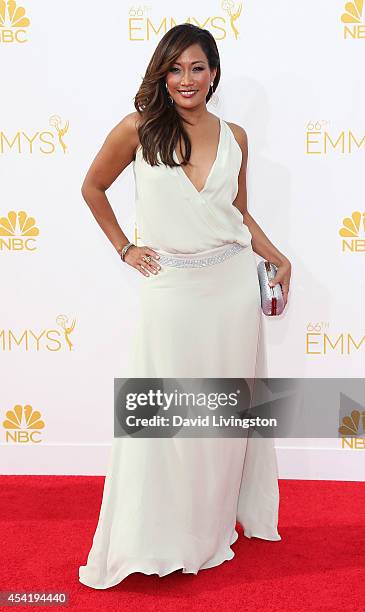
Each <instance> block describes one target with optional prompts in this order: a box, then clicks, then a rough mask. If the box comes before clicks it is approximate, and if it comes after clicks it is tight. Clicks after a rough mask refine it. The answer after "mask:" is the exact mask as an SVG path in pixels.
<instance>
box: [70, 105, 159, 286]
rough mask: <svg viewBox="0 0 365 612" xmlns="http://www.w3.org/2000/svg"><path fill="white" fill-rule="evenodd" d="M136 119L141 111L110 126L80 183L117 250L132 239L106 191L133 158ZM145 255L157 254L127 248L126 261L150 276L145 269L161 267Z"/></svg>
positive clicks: (145, 249)
mask: <svg viewBox="0 0 365 612" xmlns="http://www.w3.org/2000/svg"><path fill="white" fill-rule="evenodd" d="M137 121H138V113H137V112H134V113H130V114H129V115H126V116H125V117H124V118H123V119H122V121H120V122H119V123H118V124H117V125H116V126H115V127H114V128H113V129H112V130H111V132H110V133H109V134H108V136H107V137H106V139H105V141H104V143H103V145H102V147H101V149H100V151H99V152H98V153H97V155H96V157H95V158H94V160H93V162H92V164H91V166H90V168H89V170H88V172H87V174H86V176H85V179H84V182H83V184H82V187H81V193H82V196H83V198H84V200H85V202H86V203H87V205H88V206H89V208H90V210H91V212H92V214H93V215H94V217H95V219H96V221H97V223H98V224H99V226H100V227H101V229H102V230H103V232H104V234H105V235H106V236H107V237H108V238H109V240H110V242H111V243H112V244H113V246H114V248H115V249H116V251H118V252H120V250H121V249H122V247H123V246H124V245H126V244H127V243H128V242H129V240H128V238H127V236H126V235H125V234H124V233H123V231H122V229H121V227H120V225H119V224H118V221H117V219H116V216H115V214H114V212H113V209H112V207H111V205H110V203H109V200H108V198H107V196H106V194H105V192H106V190H107V189H108V188H109V187H110V185H111V184H112V183H113V182H114V181H115V180H116V178H117V177H118V176H119V175H120V174H121V172H123V170H124V169H125V168H126V167H127V166H128V165H129V164H130V163H131V162H132V161H133V159H134V155H135V150H136V148H137V146H138V144H139V139H138V133H137ZM142 249H143V252H142ZM143 255H151V256H152V255H153V256H156V255H157V254H156V253H155V251H153V250H152V249H149V248H148V247H136V246H134V247H130V248H129V249H128V251H127V254H126V256H125V261H126V262H127V263H129V264H130V265H132V266H133V267H135V268H137V269H138V270H139V271H140V272H142V274H144V275H145V276H149V274H148V273H147V271H145V269H146V270H147V269H148V270H150V271H151V272H154V270H155V269H156V270H157V269H159V268H158V267H156V266H155V264H154V262H153V260H152V262H151V263H150V264H148V263H147V264H146V263H142V257H143Z"/></svg>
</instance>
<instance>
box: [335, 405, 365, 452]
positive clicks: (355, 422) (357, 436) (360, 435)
mask: <svg viewBox="0 0 365 612" xmlns="http://www.w3.org/2000/svg"><path fill="white" fill-rule="evenodd" d="M360 419H361V423H360ZM338 431H339V433H340V434H341V436H344V437H343V438H342V439H341V444H342V448H351V449H361V450H365V410H363V411H362V412H360V410H353V411H352V412H351V415H350V416H348V415H347V416H344V417H343V419H342V425H341V426H340V427H339V428H338ZM349 436H351V437H349Z"/></svg>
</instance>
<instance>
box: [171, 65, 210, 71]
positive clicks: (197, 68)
mask: <svg viewBox="0 0 365 612" xmlns="http://www.w3.org/2000/svg"><path fill="white" fill-rule="evenodd" d="M175 70H179V68H177V67H176V66H175V67H174V68H170V72H175ZM193 70H204V68H203V66H195V68H193Z"/></svg>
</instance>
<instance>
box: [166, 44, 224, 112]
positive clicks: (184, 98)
mask: <svg viewBox="0 0 365 612" xmlns="http://www.w3.org/2000/svg"><path fill="white" fill-rule="evenodd" d="M216 72H217V71H216V70H213V71H212V72H211V71H210V68H209V64H208V59H207V56H206V55H205V53H204V51H203V49H202V48H201V46H200V45H198V44H194V45H191V46H190V47H188V48H187V49H185V51H183V53H181V55H180V56H179V57H178V58H177V60H176V62H175V63H174V64H172V65H171V66H170V68H169V70H168V73H167V75H166V83H167V93H168V94H169V95H170V96H171V98H173V100H174V104H176V105H177V106H181V107H183V108H193V107H195V106H198V105H201V104H202V103H204V104H205V98H206V96H207V94H208V92H209V88H210V84H211V82H213V81H214V77H215V75H216ZM184 91H194V93H192V94H185V95H184V93H183V92H184Z"/></svg>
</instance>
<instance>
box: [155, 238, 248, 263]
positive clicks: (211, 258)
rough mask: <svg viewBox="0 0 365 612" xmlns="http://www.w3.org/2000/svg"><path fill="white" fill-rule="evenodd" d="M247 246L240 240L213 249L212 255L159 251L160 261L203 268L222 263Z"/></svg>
mask: <svg viewBox="0 0 365 612" xmlns="http://www.w3.org/2000/svg"><path fill="white" fill-rule="evenodd" d="M244 248H245V247H244V246H243V245H242V244H238V242H233V243H232V244H230V245H228V246H227V245H222V246H221V247H218V248H217V249H212V250H211V253H212V254H211V255H207V254H204V253H202V254H199V253H193V254H191V255H185V254H184V255H182V254H180V253H176V254H174V255H166V254H163V253H159V255H160V257H159V260H158V262H159V263H160V264H161V265H162V266H173V267H175V268H203V267H205V266H213V265H214V264H217V263H221V262H222V261H224V260H225V259H227V258H228V257H232V255H235V254H236V253H238V252H239V251H242V249H244Z"/></svg>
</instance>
